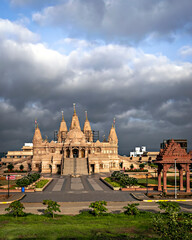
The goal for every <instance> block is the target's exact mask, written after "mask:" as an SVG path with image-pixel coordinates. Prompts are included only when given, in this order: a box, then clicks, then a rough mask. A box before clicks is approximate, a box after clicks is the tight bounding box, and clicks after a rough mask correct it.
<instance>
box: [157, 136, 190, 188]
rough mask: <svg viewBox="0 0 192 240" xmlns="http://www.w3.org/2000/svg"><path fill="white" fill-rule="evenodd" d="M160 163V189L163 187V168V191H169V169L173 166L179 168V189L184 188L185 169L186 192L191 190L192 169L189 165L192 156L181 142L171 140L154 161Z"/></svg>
mask: <svg viewBox="0 0 192 240" xmlns="http://www.w3.org/2000/svg"><path fill="white" fill-rule="evenodd" d="M154 163H156V164H157V165H158V191H162V188H161V171H162V170H163V192H167V171H168V170H169V168H170V167H171V166H174V167H175V164H176V168H177V169H178V170H179V190H180V191H182V190H184V188H183V171H185V174H186V192H190V191H191V190H190V170H189V165H190V164H191V163H192V160H191V156H190V155H189V154H187V152H186V151H185V149H183V148H181V146H180V144H178V143H176V142H174V140H171V141H170V142H169V144H166V145H165V148H164V149H161V150H160V153H159V155H158V156H157V160H156V161H154Z"/></svg>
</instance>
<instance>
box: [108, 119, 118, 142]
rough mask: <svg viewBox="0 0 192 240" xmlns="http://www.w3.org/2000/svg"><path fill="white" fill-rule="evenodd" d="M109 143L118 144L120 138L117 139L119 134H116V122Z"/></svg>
mask: <svg viewBox="0 0 192 240" xmlns="http://www.w3.org/2000/svg"><path fill="white" fill-rule="evenodd" d="M108 142H110V143H115V144H117V143H118V138H117V134H116V131H115V127H114V121H113V123H112V126H111V130H110V133H109V137H108Z"/></svg>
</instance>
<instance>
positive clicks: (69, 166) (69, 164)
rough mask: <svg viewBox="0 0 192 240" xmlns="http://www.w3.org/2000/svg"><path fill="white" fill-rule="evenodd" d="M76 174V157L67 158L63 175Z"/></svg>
mask: <svg viewBox="0 0 192 240" xmlns="http://www.w3.org/2000/svg"><path fill="white" fill-rule="evenodd" d="M73 174H74V158H65V159H64V166H63V174H62V175H73Z"/></svg>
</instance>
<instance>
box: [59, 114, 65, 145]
mask: <svg viewBox="0 0 192 240" xmlns="http://www.w3.org/2000/svg"><path fill="white" fill-rule="evenodd" d="M66 136H67V124H66V122H65V119H64V115H63V111H62V120H61V123H60V128H59V132H58V142H64V141H65V139H66Z"/></svg>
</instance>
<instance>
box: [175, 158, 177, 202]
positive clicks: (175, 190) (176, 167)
mask: <svg viewBox="0 0 192 240" xmlns="http://www.w3.org/2000/svg"><path fill="white" fill-rule="evenodd" d="M176 160H177V158H176V159H175V199H176V198H177V176H176V169H177V166H176Z"/></svg>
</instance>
